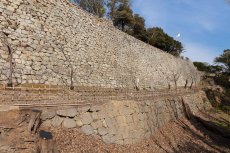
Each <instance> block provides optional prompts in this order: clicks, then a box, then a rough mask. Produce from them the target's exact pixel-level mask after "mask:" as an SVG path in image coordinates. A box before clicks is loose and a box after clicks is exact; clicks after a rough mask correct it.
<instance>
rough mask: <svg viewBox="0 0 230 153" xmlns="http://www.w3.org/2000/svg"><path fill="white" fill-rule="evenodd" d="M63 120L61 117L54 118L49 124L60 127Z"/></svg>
mask: <svg viewBox="0 0 230 153" xmlns="http://www.w3.org/2000/svg"><path fill="white" fill-rule="evenodd" d="M63 120H64V118H62V117H59V116H55V117H54V118H53V119H52V122H51V124H52V125H53V126H54V127H60V126H61V124H62V122H63Z"/></svg>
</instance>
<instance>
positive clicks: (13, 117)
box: [0, 111, 230, 153]
mask: <svg viewBox="0 0 230 153" xmlns="http://www.w3.org/2000/svg"><path fill="white" fill-rule="evenodd" d="M199 117H200V118H201V119H203V120H206V121H210V123H211V120H210V118H209V117H208V116H207V114H204V113H201V114H199ZM212 117H213V116H212ZM28 121H29V115H28V114H27V113H25V112H17V111H13V112H7V113H5V112H4V113H2V112H0V132H1V133H0V153H11V152H12V153H13V152H16V153H27V152H28V153H31V152H34V150H35V148H36V142H37V141H36V135H34V134H30V133H29V132H28V131H27V125H28ZM229 121H230V120H229ZM40 129H41V130H48V131H50V132H52V134H53V136H54V139H55V140H56V146H57V148H58V150H59V151H60V152H61V153H91V152H93V153H126V152H128V153H172V152H179V153H180V152H181V153H184V152H189V153H201V152H203V153H220V152H221V153H229V152H230V139H229V138H224V137H223V136H220V135H219V134H218V133H215V132H210V131H208V130H207V129H206V128H205V127H204V126H203V125H202V124H201V123H200V121H199V122H198V121H197V120H196V119H195V118H193V119H190V120H187V119H181V120H179V121H175V122H170V123H168V124H167V125H165V126H164V127H162V128H160V129H159V130H158V131H156V132H155V133H154V134H153V136H152V137H150V138H149V139H145V140H142V141H141V142H139V143H137V144H134V145H124V146H121V145H115V144H105V143H104V142H102V141H101V140H99V139H98V138H97V137H95V136H94V137H93V136H86V135H84V134H83V133H81V132H80V131H79V130H78V129H74V130H69V129H54V128H47V127H41V128H40Z"/></svg>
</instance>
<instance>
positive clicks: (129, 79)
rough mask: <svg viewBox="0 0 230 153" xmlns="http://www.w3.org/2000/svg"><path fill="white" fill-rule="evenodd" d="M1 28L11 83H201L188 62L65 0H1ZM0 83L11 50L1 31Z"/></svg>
mask: <svg viewBox="0 0 230 153" xmlns="http://www.w3.org/2000/svg"><path fill="white" fill-rule="evenodd" d="M0 15H1V16H0V31H3V32H4V33H5V37H6V40H7V41H8V44H9V46H10V47H11V49H12V51H13V52H14V53H13V64H14V66H13V69H14V70H13V78H14V79H13V80H14V82H15V83H18V84H21V83H22V84H24V83H34V84H38V83H40V84H52V85H63V84H64V85H70V84H71V80H72V82H73V85H74V86H82V85H83V86H102V87H112V88H114V87H128V88H134V87H139V88H148V89H156V88H168V86H169V85H171V86H174V85H175V81H176V83H177V85H178V86H184V85H185V84H186V80H187V81H188V85H190V84H192V82H193V84H195V83H198V82H199V74H198V72H197V70H196V68H195V67H194V66H193V64H192V63H191V62H189V61H186V60H182V59H180V58H175V57H174V56H172V55H169V54H167V53H165V52H163V51H161V50H159V49H156V48H154V47H152V46H150V45H147V44H145V43H143V42H141V41H139V40H137V39H135V38H133V37H131V36H130V35H127V34H125V33H123V32H121V31H119V30H118V29H116V28H114V27H113V26H112V24H111V23H110V22H109V21H105V20H103V19H98V18H96V17H94V16H92V15H90V14H88V13H87V12H84V11H83V10H81V9H79V8H78V7H77V6H74V5H72V4H70V3H69V2H68V1H67V0H63V1H59V0H49V1H47V0H39V1H35V0H14V1H8V0H1V1H0ZM0 37H1V38H2V39H1V41H0V42H1V43H0V74H1V75H0V84H1V83H7V82H8V79H9V77H8V76H9V70H10V69H9V65H10V63H9V60H8V59H9V53H8V52H9V51H8V49H9V48H7V46H6V44H4V42H5V41H6V40H5V39H4V38H3V34H2V33H1V36H0Z"/></svg>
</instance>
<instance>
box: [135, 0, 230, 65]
mask: <svg viewBox="0 0 230 153" xmlns="http://www.w3.org/2000/svg"><path fill="white" fill-rule="evenodd" d="M132 8H133V10H134V13H138V14H140V15H141V16H143V17H144V18H145V20H146V26H147V27H153V26H158V27H162V28H163V29H164V31H165V32H166V33H168V34H169V35H170V36H173V37H174V38H175V39H177V40H179V41H181V42H182V43H183V46H184V48H185V53H184V56H186V57H189V58H190V59H191V60H193V61H202V62H208V63H210V64H212V63H213V60H214V58H215V57H217V56H219V55H220V54H221V53H222V52H223V50H224V49H230V3H228V2H227V0H132ZM178 33H180V34H181V37H179V38H176V35H177V34H178Z"/></svg>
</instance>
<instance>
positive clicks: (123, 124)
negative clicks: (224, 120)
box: [41, 92, 210, 145]
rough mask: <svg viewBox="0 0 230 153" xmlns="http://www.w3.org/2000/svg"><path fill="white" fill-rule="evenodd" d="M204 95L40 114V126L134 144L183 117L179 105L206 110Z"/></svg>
mask: <svg viewBox="0 0 230 153" xmlns="http://www.w3.org/2000/svg"><path fill="white" fill-rule="evenodd" d="M204 98H205V95H204V93H202V92H201V93H196V94H191V95H187V96H182V97H177V98H169V99H162V100H154V101H153V100H148V101H143V102H141V103H140V102H137V101H110V102H108V103H105V104H103V105H96V106H95V105H94V106H85V107H81V108H74V107H72V108H60V109H58V108H57V109H56V110H55V109H54V110H50V109H49V110H48V111H47V110H45V109H44V110H43V112H42V115H41V118H42V120H43V123H42V126H48V127H58V128H60V127H63V128H79V129H80V130H81V131H82V132H83V133H85V134H86V135H93V136H97V137H99V138H100V139H102V140H103V141H104V142H105V143H116V144H121V145H124V144H135V143H137V142H139V141H141V140H142V139H145V138H149V137H150V136H151V135H154V133H155V132H156V131H157V130H158V129H159V128H161V127H163V126H164V125H166V124H167V123H168V122H170V121H175V120H177V119H181V118H183V117H185V114H186V113H185V110H184V108H183V103H182V99H183V102H184V104H185V105H186V106H187V108H189V109H190V110H191V113H192V114H196V113H197V112H198V111H200V110H204V109H209V108H210V103H209V102H208V101H207V100H206V101H205V100H204Z"/></svg>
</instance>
